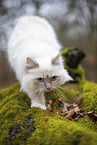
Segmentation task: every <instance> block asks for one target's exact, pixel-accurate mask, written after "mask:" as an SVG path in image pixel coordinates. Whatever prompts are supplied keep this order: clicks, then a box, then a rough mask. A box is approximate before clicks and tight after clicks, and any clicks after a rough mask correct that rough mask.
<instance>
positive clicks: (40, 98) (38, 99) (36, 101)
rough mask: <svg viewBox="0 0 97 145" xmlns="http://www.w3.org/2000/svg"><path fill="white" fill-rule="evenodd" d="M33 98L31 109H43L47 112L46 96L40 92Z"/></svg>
mask: <svg viewBox="0 0 97 145" xmlns="http://www.w3.org/2000/svg"><path fill="white" fill-rule="evenodd" d="M30 98H31V107H39V108H41V109H44V110H47V108H46V105H45V98H44V94H43V93H42V92H40V93H39V94H33V96H30Z"/></svg>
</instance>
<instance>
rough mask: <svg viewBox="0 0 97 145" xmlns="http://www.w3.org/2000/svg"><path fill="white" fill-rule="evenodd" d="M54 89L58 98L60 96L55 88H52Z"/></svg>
mask: <svg viewBox="0 0 97 145" xmlns="http://www.w3.org/2000/svg"><path fill="white" fill-rule="evenodd" d="M54 91H55V93H56V94H57V96H58V97H59V98H61V97H60V95H59V93H58V92H57V91H56V90H54Z"/></svg>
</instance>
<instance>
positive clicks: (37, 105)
mask: <svg viewBox="0 0 97 145" xmlns="http://www.w3.org/2000/svg"><path fill="white" fill-rule="evenodd" d="M32 107H39V108H41V109H44V110H47V108H46V106H45V105H42V104H38V103H37V104H31V108H32Z"/></svg>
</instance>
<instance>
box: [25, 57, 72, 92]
mask: <svg viewBox="0 0 97 145" xmlns="http://www.w3.org/2000/svg"><path fill="white" fill-rule="evenodd" d="M44 61H45V62H43V61H42V62H41V61H40V62H37V61H36V60H33V59H32V58H30V57H27V63H26V70H27V75H26V82H27V87H28V88H29V90H31V89H32V88H33V89H34V90H38V89H40V90H42V91H44V92H47V91H51V90H53V89H54V88H56V87H57V86H60V85H61V84H63V83H65V82H67V81H69V80H72V78H71V77H70V76H69V75H68V72H67V70H65V69H64V66H63V63H62V58H61V55H60V54H58V55H57V56H55V57H54V58H52V59H51V60H50V61H49V62H48V60H47V61H46V59H45V60H44Z"/></svg>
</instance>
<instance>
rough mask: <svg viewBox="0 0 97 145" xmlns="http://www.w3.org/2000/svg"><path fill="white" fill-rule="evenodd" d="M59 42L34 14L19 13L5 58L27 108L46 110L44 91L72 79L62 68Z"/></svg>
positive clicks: (42, 20) (47, 25) (50, 27)
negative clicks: (29, 99)
mask: <svg viewBox="0 0 97 145" xmlns="http://www.w3.org/2000/svg"><path fill="white" fill-rule="evenodd" d="M60 49H61V45H60V44H59V42H58V41H57V38H56V35H55V32H54V30H53V28H52V26H51V25H50V24H49V23H48V22H47V21H46V20H45V19H43V18H40V17H38V16H23V17H21V18H20V19H19V20H18V23H17V25H16V27H15V29H14V31H13V33H12V35H11V38H10V40H9V43H8V59H9V62H10V65H11V67H12V68H13V69H14V71H15V73H16V76H17V79H18V80H19V81H20V83H21V87H22V89H23V90H24V91H25V92H26V93H27V94H28V96H29V97H30V98H31V107H40V108H42V109H45V110H46V105H45V98H44V92H45V91H51V90H53V89H54V88H56V86H59V85H61V84H63V83H65V82H66V81H69V80H72V78H71V77H70V76H69V75H68V73H67V71H66V70H65V69H64V66H63V63H62V58H61V55H60Z"/></svg>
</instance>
